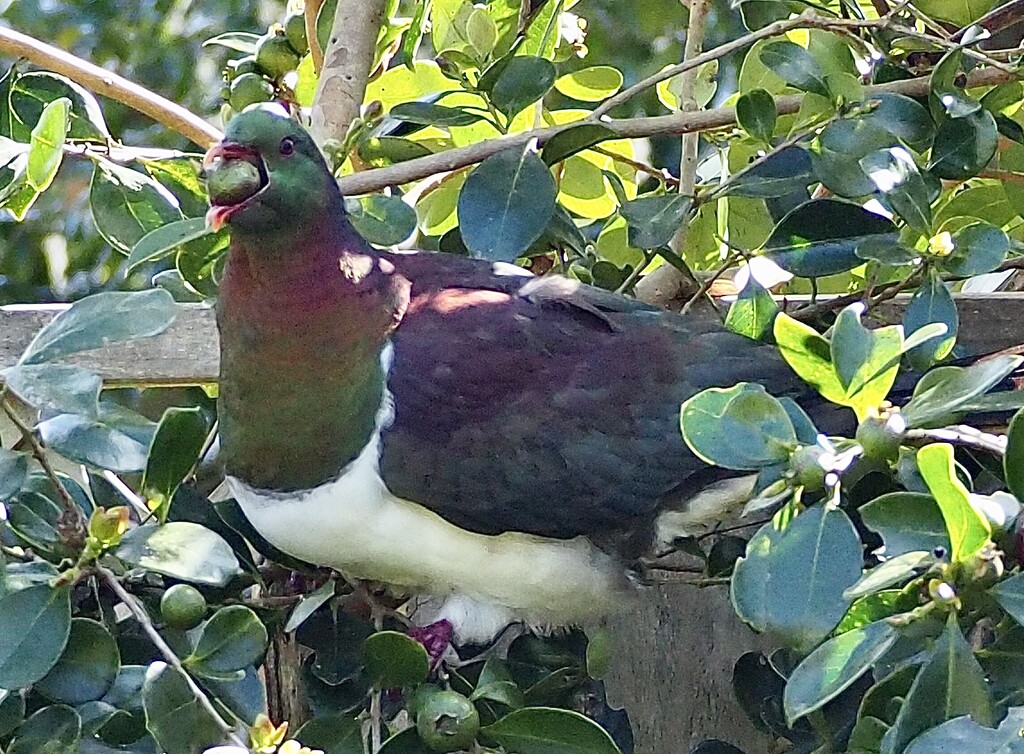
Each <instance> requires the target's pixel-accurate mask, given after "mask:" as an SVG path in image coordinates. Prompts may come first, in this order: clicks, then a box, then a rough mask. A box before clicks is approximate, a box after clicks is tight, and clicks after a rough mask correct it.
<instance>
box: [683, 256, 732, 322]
mask: <svg viewBox="0 0 1024 754" xmlns="http://www.w3.org/2000/svg"><path fill="white" fill-rule="evenodd" d="M738 256H739V255H738V254H735V253H733V254H729V255H728V256H726V258H725V261H724V262H722V264H721V265H719V267H718V269H716V270H715V271H714V273H713V274H712V275H711V276H710V277H708V278H706V279H705V280H704V282H702V283H701V284H700V288H698V289H697V291H696V292H695V293H694V294H693V295H692V296H690V299H689V301H687V302H686V303H685V304H683V308H682V309H681V310H680V312H681V313H682V314H686V313H688V312H689V311H690V309H692V308H693V305H694V304H696V303H697V302H698V301H700V300H701V299H703V298H704V296H705V295H707V292H708V291H710V290H711V286H712V285H714V284H715V281H716V280H718V278H720V277H722V275H724V274H725V271H726V270H728V269H729V268H730V267H732V266H733V265H734V264H736V262H737V261H738V259H737V257H738Z"/></svg>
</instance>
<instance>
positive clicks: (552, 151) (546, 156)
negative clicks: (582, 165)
mask: <svg viewBox="0 0 1024 754" xmlns="http://www.w3.org/2000/svg"><path fill="white" fill-rule="evenodd" d="M613 138H615V132H614V131H612V130H611V129H610V128H608V126H606V125H603V124H601V123H581V124H579V125H578V126H572V127H571V128H567V129H565V130H564V131H559V132H558V133H557V134H555V135H554V136H552V137H551V138H550V139H548V140H547V141H546V142H545V143H544V149H542V150H541V153H540V158H541V160H543V161H544V164H545V165H554V164H556V163H559V162H561V161H562V160H564V159H566V158H567V157H571V156H572V155H574V154H576V153H577V152H582V151H583V150H584V149H587V148H588V147H592V146H594V145H595V144H600V143H601V142H602V141H607V140H608V139H613Z"/></svg>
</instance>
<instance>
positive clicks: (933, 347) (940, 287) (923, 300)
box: [903, 274, 960, 371]
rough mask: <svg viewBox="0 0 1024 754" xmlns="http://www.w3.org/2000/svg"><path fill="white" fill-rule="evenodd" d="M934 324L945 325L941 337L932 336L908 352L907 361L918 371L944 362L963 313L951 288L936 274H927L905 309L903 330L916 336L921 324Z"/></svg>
mask: <svg viewBox="0 0 1024 754" xmlns="http://www.w3.org/2000/svg"><path fill="white" fill-rule="evenodd" d="M932 323H940V324H943V325H945V326H946V332H945V334H944V335H943V336H942V337H940V338H932V339H930V340H928V341H926V342H925V343H922V344H921V345H919V346H916V347H915V348H911V349H910V350H909V351H908V352H907V360H908V361H909V362H910V364H911V366H913V367H914V368H915V369H917V370H919V371H923V370H925V369H927V368H928V367H930V366H932V365H933V364H934V363H936V362H938V361H942V360H943V359H944V358H946V357H947V356H948V355H949V354H950V352H951V351H952V350H953V344H954V343H955V342H956V336H957V332H958V331H959V328H960V316H959V314H958V313H957V309H956V302H955V301H954V300H953V296H952V295H951V294H950V292H949V288H947V287H946V284H945V283H944V282H943V281H942V279H941V278H940V277H939V276H938V275H935V274H931V275H928V277H927V278H926V279H925V281H924V282H923V283H922V284H921V285H920V286H919V287H918V289H917V290H916V291H914V295H913V296H912V297H911V299H910V303H909V304H907V308H906V309H905V310H904V311H903V331H904V332H905V333H907V334H908V335H913V334H914V333H916V332H917V331H918V330H920V329H921V328H922V327H925V326H927V325H929V324H932Z"/></svg>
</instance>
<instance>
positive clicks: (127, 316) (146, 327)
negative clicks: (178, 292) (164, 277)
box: [19, 290, 178, 364]
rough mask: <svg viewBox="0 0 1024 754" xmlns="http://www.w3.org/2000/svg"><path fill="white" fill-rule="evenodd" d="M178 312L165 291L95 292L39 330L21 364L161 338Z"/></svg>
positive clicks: (26, 350) (36, 362) (23, 355)
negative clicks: (159, 336)
mask: <svg viewBox="0 0 1024 754" xmlns="http://www.w3.org/2000/svg"><path fill="white" fill-rule="evenodd" d="M177 313H178V306H177V304H175V303H174V299H173V298H171V295H170V294H169V293H167V291H163V290H149V291H139V292H133V293H120V292H110V293H96V294H93V295H92V296H89V297H88V298H84V299H82V300H81V301H78V302H76V303H74V304H72V305H71V308H70V309H68V310H67V311H65V312H62V313H61V314H59V315H58V316H57V317H55V318H54V319H53V320H52V321H51V322H50V323H49V324H48V325H46V327H44V328H43V329H42V330H40V331H39V334H38V335H36V337H35V338H34V339H33V340H32V342H31V343H29V345H28V348H26V349H25V353H23V354H22V356H21V359H20V361H19V363H20V364H38V363H39V362H42V361H50V360H51V359H56V358H60V357H61V356H67V355H68V354H71V353H77V352H79V351H89V350H91V349H93V348H102V347H104V346H106V345H108V344H110V343H117V342H120V341H123V340H132V339H133V338H146V337H150V336H153V335H159V334H160V333H162V332H163V331H164V330H166V329H167V328H168V327H169V326H170V324H171V322H173V321H174V317H175V315H176V314H177Z"/></svg>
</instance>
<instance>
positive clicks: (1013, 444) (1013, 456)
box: [0, 410, 1024, 500]
mask: <svg viewBox="0 0 1024 754" xmlns="http://www.w3.org/2000/svg"><path fill="white" fill-rule="evenodd" d="M0 463H2V458H0ZM1003 477H1004V478H1005V479H1006V488H1007V489H1008V490H1009V491H1010V493H1011V494H1012V495H1013V496H1014V497H1015V498H1017V499H1018V500H1024V410H1021V411H1018V412H1017V413H1016V414H1014V416H1013V419H1011V420H1010V426H1009V427H1008V429H1007V430H1006V453H1004V454H1003ZM0 479H3V474H2V473H0ZM0 486H2V483H0ZM2 499H3V495H2V494H0V500H2Z"/></svg>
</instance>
